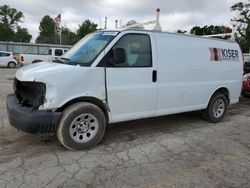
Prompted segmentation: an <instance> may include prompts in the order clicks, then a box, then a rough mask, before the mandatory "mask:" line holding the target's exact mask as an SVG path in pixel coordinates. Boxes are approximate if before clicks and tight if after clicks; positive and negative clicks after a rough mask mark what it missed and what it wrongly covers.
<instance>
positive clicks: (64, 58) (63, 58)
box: [60, 57, 70, 61]
mask: <svg viewBox="0 0 250 188" xmlns="http://www.w3.org/2000/svg"><path fill="white" fill-rule="evenodd" d="M60 59H62V60H67V61H70V59H69V58H66V57H61V58H60Z"/></svg>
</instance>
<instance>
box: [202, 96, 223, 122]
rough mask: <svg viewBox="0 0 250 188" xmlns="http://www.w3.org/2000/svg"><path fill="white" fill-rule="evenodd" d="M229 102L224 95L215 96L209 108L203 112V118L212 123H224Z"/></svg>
mask: <svg viewBox="0 0 250 188" xmlns="http://www.w3.org/2000/svg"><path fill="white" fill-rule="evenodd" d="M227 107H228V100H227V98H226V96H225V95H223V94H220V93H218V94H214V95H213V96H212V98H211V99H210V101H209V104H208V107H207V109H206V110H204V111H203V113H202V116H203V117H204V118H205V119H206V120H207V121H209V122H211V123H218V122H220V121H222V119H223V118H224V116H225V113H226V112H227Z"/></svg>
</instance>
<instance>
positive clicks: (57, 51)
mask: <svg viewBox="0 0 250 188" xmlns="http://www.w3.org/2000/svg"><path fill="white" fill-rule="evenodd" d="M62 55H63V51H62V50H60V49H55V56H62Z"/></svg>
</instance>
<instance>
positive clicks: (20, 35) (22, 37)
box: [14, 26, 32, 43]
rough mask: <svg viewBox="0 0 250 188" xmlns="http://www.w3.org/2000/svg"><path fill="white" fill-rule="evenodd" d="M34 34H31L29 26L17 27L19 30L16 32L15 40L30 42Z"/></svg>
mask: <svg viewBox="0 0 250 188" xmlns="http://www.w3.org/2000/svg"><path fill="white" fill-rule="evenodd" d="M31 38H32V36H31V35H30V34H29V32H28V30H27V28H21V27H19V26H18V27H17V31H16V33H15V40H14V41H15V42H26V43H29V42H30V40H31Z"/></svg>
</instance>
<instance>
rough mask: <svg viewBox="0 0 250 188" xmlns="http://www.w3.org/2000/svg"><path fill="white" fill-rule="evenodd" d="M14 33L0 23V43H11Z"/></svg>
mask: <svg viewBox="0 0 250 188" xmlns="http://www.w3.org/2000/svg"><path fill="white" fill-rule="evenodd" d="M14 36H15V32H14V31H13V30H12V29H11V28H10V27H9V26H8V25H7V24H4V23H1V22H0V41H13V39H14Z"/></svg>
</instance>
